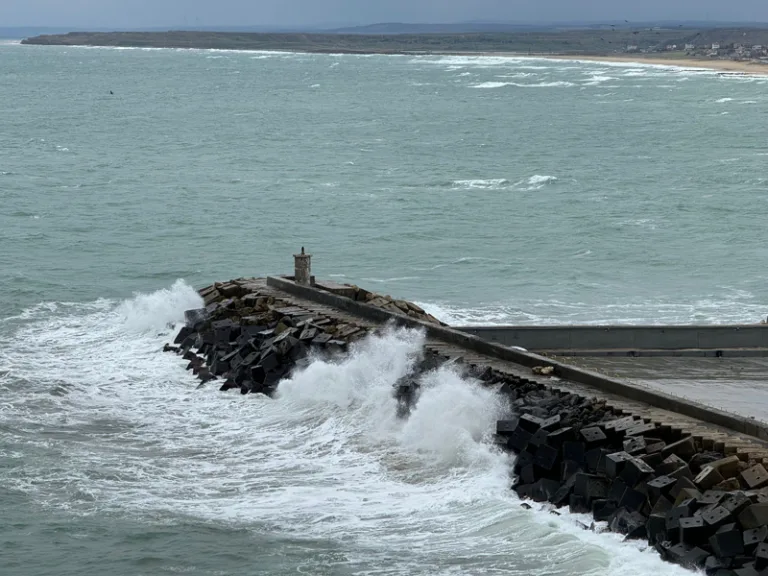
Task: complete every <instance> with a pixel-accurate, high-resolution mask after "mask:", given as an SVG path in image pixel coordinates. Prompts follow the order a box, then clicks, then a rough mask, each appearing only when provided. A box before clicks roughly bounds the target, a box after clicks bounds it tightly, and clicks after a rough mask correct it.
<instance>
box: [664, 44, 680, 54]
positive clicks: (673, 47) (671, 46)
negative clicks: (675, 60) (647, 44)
mask: <svg viewBox="0 0 768 576" xmlns="http://www.w3.org/2000/svg"><path fill="white" fill-rule="evenodd" d="M665 50H666V51H667V52H672V51H674V50H677V44H667V46H666V48H665Z"/></svg>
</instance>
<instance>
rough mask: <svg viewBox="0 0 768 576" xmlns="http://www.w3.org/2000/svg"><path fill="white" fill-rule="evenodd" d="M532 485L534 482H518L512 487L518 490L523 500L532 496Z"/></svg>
mask: <svg viewBox="0 0 768 576" xmlns="http://www.w3.org/2000/svg"><path fill="white" fill-rule="evenodd" d="M532 486H533V485H532V484H517V485H516V486H514V487H513V488H512V489H513V490H514V491H515V492H517V495H518V496H519V497H520V499H521V500H527V499H530V498H531V489H532Z"/></svg>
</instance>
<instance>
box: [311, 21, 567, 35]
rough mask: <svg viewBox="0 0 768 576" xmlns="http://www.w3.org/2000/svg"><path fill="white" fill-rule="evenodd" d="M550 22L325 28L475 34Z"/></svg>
mask: <svg viewBox="0 0 768 576" xmlns="http://www.w3.org/2000/svg"><path fill="white" fill-rule="evenodd" d="M552 28H553V26H552V25H549V24H545V25H542V24H494V23H484V22H467V23H458V24H405V23H402V22H384V23H380V24H368V25H367V26H352V27H348V28H336V29H334V30H325V31H324V32H326V33H330V34H473V33H503V32H522V31H526V30H527V31H535V30H551V29H552Z"/></svg>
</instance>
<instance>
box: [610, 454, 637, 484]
mask: <svg viewBox="0 0 768 576" xmlns="http://www.w3.org/2000/svg"><path fill="white" fill-rule="evenodd" d="M631 458H632V456H630V455H629V454H627V453H626V452H614V453H613V454H608V455H607V456H606V457H605V474H606V475H607V476H608V477H609V478H617V477H618V476H619V474H621V471H622V470H623V469H624V466H625V465H626V463H627V461H628V460H630V459H631Z"/></svg>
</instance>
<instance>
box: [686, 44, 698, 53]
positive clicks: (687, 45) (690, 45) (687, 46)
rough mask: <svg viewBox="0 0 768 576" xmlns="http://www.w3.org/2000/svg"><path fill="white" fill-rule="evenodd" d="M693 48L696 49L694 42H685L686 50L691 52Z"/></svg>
mask: <svg viewBox="0 0 768 576" xmlns="http://www.w3.org/2000/svg"><path fill="white" fill-rule="evenodd" d="M693 50H696V44H686V45H685V51H686V52H691V51H693Z"/></svg>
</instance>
